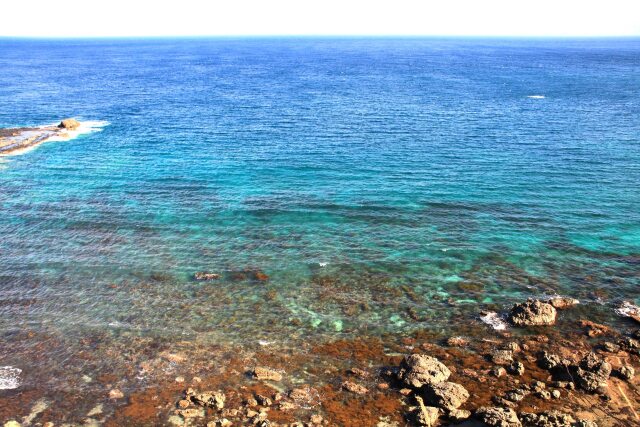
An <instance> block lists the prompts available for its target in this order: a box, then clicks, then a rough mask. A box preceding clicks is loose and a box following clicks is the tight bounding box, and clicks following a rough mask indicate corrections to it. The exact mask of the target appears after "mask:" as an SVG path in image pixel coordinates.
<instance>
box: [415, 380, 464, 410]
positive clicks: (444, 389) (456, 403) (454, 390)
mask: <svg viewBox="0 0 640 427" xmlns="http://www.w3.org/2000/svg"><path fill="white" fill-rule="evenodd" d="M424 396H425V399H426V400H427V402H429V403H430V404H432V405H434V406H437V407H439V408H442V409H446V410H447V411H453V410H454V409H458V408H459V407H460V406H462V405H463V404H464V402H466V401H467V399H469V392H468V391H467V389H466V388H464V387H463V386H461V385H460V384H456V383H452V382H449V381H445V382H441V383H438V384H430V385H427V386H426V388H425V393H424Z"/></svg>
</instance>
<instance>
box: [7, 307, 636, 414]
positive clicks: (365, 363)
mask: <svg viewBox="0 0 640 427" xmlns="http://www.w3.org/2000/svg"><path fill="white" fill-rule="evenodd" d="M576 304H577V301H575V300H572V299H568V298H551V299H548V300H528V301H524V302H522V303H519V304H516V305H515V306H513V307H512V308H511V309H510V310H509V311H508V312H506V313H503V314H502V315H501V316H500V317H501V318H504V319H505V322H508V324H509V327H508V328H507V329H505V330H501V331H493V333H491V332H489V331H488V330H487V329H486V327H485V326H479V327H478V328H476V329H473V328H470V329H468V332H467V333H466V334H464V335H456V336H449V337H441V336H434V335H432V334H429V333H424V334H421V333H416V334H414V335H412V336H410V337H404V338H402V339H400V340H395V339H394V337H381V338H363V339H354V340H348V341H347V340H345V341H335V342H331V343H318V344H314V343H307V344H305V345H304V346H302V347H301V348H299V349H297V350H289V351H284V350H283V351H281V350H275V349H274V350H269V348H268V347H267V348H265V349H264V350H262V351H253V352H251V351H242V350H241V349H232V348H214V347H209V348H203V349H200V350H198V351H192V350H190V349H189V348H188V347H184V348H182V347H181V345H180V344H178V343H176V345H175V346H173V348H171V349H169V350H165V351H162V352H161V353H160V354H159V356H158V357H157V358H156V359H153V360H151V361H146V362H143V363H140V364H139V366H136V368H135V369H133V370H132V373H131V375H132V376H137V377H140V376H141V375H142V376H144V375H147V374H148V375H150V376H152V377H153V378H156V380H154V382H152V383H150V384H148V386H147V387H145V388H144V389H143V390H128V389H127V386H126V382H123V379H122V378H118V377H117V376H115V375H111V376H109V375H103V376H102V377H100V378H98V380H99V381H100V382H101V383H103V389H104V392H103V393H104V395H103V397H102V398H101V399H102V403H96V402H97V401H98V400H100V399H96V400H92V399H91V400H92V403H91V404H90V406H86V405H87V403H86V399H87V397H88V396H77V394H78V393H74V392H73V391H70V392H69V394H68V395H66V396H65V398H64V399H62V400H63V403H59V404H58V406H56V405H55V404H51V405H48V406H47V407H46V408H45V409H42V410H41V411H40V412H37V413H36V416H31V417H32V418H31V419H28V417H29V416H30V415H25V416H24V417H22V418H20V417H18V416H17V414H21V415H22V413H24V414H33V413H34V407H35V404H34V396H31V397H30V398H29V403H28V404H26V406H25V408H24V410H22V411H21V410H20V409H19V407H20V405H19V399H17V398H13V399H11V398H10V397H6V398H5V397H4V396H2V395H0V408H5V409H0V419H3V420H10V421H7V423H6V424H5V426H7V427H15V426H18V425H21V426H25V425H43V426H45V425H46V426H48V427H51V426H55V425H107V426H155V425H169V426H171V425H174V426H207V427H213V426H239V425H257V426H262V427H265V426H289V427H293V426H316V425H318V426H319V425H326V426H377V427H392V426H396V427H399V426H437V425H443V426H444V425H462V426H482V425H487V426H497V427H519V426H524V427H528V426H531V427H546V426H549V427H554V426H557V427H562V426H566V427H594V426H600V427H607V426H633V425H639V424H640V417H639V412H640V381H639V380H638V377H637V376H636V375H635V368H636V367H637V366H638V365H639V364H640V330H639V329H637V327H638V324H637V319H635V318H634V317H633V316H628V317H629V319H628V321H627V324H626V325H625V326H626V330H624V331H617V330H614V329H613V328H612V327H609V326H607V325H602V324H598V323H595V322H593V321H591V320H589V319H580V320H578V321H577V322H574V321H572V322H571V324H569V325H567V324H564V323H563V325H562V327H560V326H559V325H556V323H557V322H558V319H560V318H562V317H564V316H563V315H562V312H566V313H569V312H571V311H572V310H577V308H576ZM628 307H633V306H632V305H629V306H628ZM628 307H627V308H628ZM632 314H633V313H632ZM172 374H173V376H172ZM163 375H164V379H158V378H162V376H163ZM41 400H42V399H41ZM41 400H37V399H36V402H39V401H41ZM25 403H26V402H25ZM9 404H12V405H13V406H8V405H9ZM80 406H82V407H86V408H87V409H86V410H85V411H86V415H85V417H84V419H82V420H74V421H71V419H70V417H69V414H70V413H71V412H73V411H77V409H78V407H80ZM25 419H27V421H28V422H26V423H25ZM70 422H71V423H70Z"/></svg>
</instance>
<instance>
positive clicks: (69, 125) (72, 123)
mask: <svg viewBox="0 0 640 427" xmlns="http://www.w3.org/2000/svg"><path fill="white" fill-rule="evenodd" d="M58 127H59V128H60V129H66V130H75V129H78V128H79V127H80V122H79V121H77V120H76V119H64V120H62V121H61V122H60V124H59V125H58Z"/></svg>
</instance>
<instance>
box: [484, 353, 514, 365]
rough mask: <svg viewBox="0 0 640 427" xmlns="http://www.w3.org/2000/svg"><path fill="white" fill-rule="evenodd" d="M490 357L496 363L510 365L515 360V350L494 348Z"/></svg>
mask: <svg viewBox="0 0 640 427" xmlns="http://www.w3.org/2000/svg"><path fill="white" fill-rule="evenodd" d="M489 357H490V358H491V361H492V362H493V363H495V364H496V365H508V364H510V363H511V362H513V352H512V351H511V350H493V351H492V352H491V354H490V355H489Z"/></svg>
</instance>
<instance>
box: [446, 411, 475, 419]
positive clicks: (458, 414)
mask: <svg viewBox="0 0 640 427" xmlns="http://www.w3.org/2000/svg"><path fill="white" fill-rule="evenodd" d="M447 417H449V419H450V420H451V421H455V422H460V421H464V420H466V419H469V418H470V417H471V411H468V410H466V409H454V410H452V411H449V414H447Z"/></svg>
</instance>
